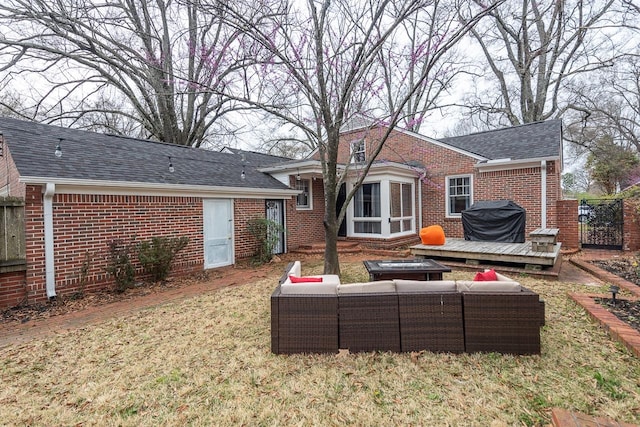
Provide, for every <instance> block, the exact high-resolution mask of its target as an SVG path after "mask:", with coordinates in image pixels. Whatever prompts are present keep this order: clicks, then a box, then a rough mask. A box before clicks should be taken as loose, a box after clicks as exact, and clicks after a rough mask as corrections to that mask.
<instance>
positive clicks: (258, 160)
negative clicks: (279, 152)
mask: <svg viewBox="0 0 640 427" xmlns="http://www.w3.org/2000/svg"><path fill="white" fill-rule="evenodd" d="M223 150H227V151H230V152H232V153H233V154H236V155H239V156H244V159H245V162H246V164H248V165H251V166H253V167H254V168H257V167H265V166H273V165H277V164H280V163H285V162H288V161H290V160H293V159H291V158H289V157H282V156H274V155H272V154H265V153H257V152H255V151H247V150H241V149H239V148H231V147H225V148H224V149H223Z"/></svg>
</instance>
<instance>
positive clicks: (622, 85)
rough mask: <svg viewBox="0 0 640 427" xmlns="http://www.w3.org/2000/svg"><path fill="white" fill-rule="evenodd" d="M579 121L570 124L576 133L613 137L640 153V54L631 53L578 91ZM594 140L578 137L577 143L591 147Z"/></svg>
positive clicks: (575, 140) (574, 106) (575, 107)
mask: <svg viewBox="0 0 640 427" xmlns="http://www.w3.org/2000/svg"><path fill="white" fill-rule="evenodd" d="M575 96H576V98H577V101H576V105H573V108H574V109H575V110H576V111H577V112H578V115H577V116H578V119H577V120H574V121H573V122H571V123H570V129H572V134H577V135H584V134H585V133H586V134H587V135H589V132H585V130H584V129H585V128H589V129H591V133H594V132H596V130H599V131H598V132H597V133H599V135H605V134H606V135H612V136H613V137H614V140H615V141H617V142H618V143H619V144H621V145H624V146H632V147H634V149H635V151H636V152H639V153H640V55H638V54H630V55H628V56H626V57H625V58H623V59H621V60H618V61H617V62H616V64H615V66H614V67H612V68H611V69H609V70H607V72H604V71H603V72H601V73H599V74H598V75H595V76H593V78H592V79H590V81H588V82H587V81H585V82H584V83H583V85H582V87H581V88H580V90H576V95H575ZM592 141H593V138H586V139H585V138H579V137H577V138H575V139H574V140H573V142H575V143H577V144H579V145H582V146H584V147H585V148H590V146H591V145H590V143H591V142H592Z"/></svg>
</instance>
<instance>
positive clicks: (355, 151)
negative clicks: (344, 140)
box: [351, 139, 366, 163]
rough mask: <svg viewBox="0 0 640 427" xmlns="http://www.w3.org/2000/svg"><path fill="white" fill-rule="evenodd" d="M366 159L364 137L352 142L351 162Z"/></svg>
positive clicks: (360, 161)
mask: <svg viewBox="0 0 640 427" xmlns="http://www.w3.org/2000/svg"><path fill="white" fill-rule="evenodd" d="M365 161H366V156H365V151H364V139H360V140H358V141H353V142H351V163H363V162H365Z"/></svg>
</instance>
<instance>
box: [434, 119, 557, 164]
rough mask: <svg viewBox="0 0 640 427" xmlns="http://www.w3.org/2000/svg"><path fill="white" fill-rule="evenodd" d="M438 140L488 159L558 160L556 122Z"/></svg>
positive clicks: (548, 121)
mask: <svg viewBox="0 0 640 427" xmlns="http://www.w3.org/2000/svg"><path fill="white" fill-rule="evenodd" d="M439 141H440V142H442V143H444V144H447V145H451V146H452V147H456V148H458V149H461V150H465V151H468V152H470V153H473V154H476V155H479V156H482V157H485V158H487V159H488V160H496V159H511V160H522V159H538V158H548V157H555V158H558V157H560V154H561V150H562V121H561V120H559V119H558V120H547V121H544V122H535V123H527V124H524V125H521V126H514V127H509V128H504V129H498V130H491V131H486V132H479V133H473V134H470V135H464V136H454V137H451V138H441V139H439Z"/></svg>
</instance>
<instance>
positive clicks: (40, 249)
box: [24, 185, 47, 302]
mask: <svg viewBox="0 0 640 427" xmlns="http://www.w3.org/2000/svg"><path fill="white" fill-rule="evenodd" d="M42 203H43V200H42V187H40V186H39V185H28V186H27V187H26V195H25V206H24V220H25V247H26V254H27V272H26V279H27V298H28V300H29V302H36V301H45V300H46V299H47V296H46V282H45V261H44V211H43V204H42Z"/></svg>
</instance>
